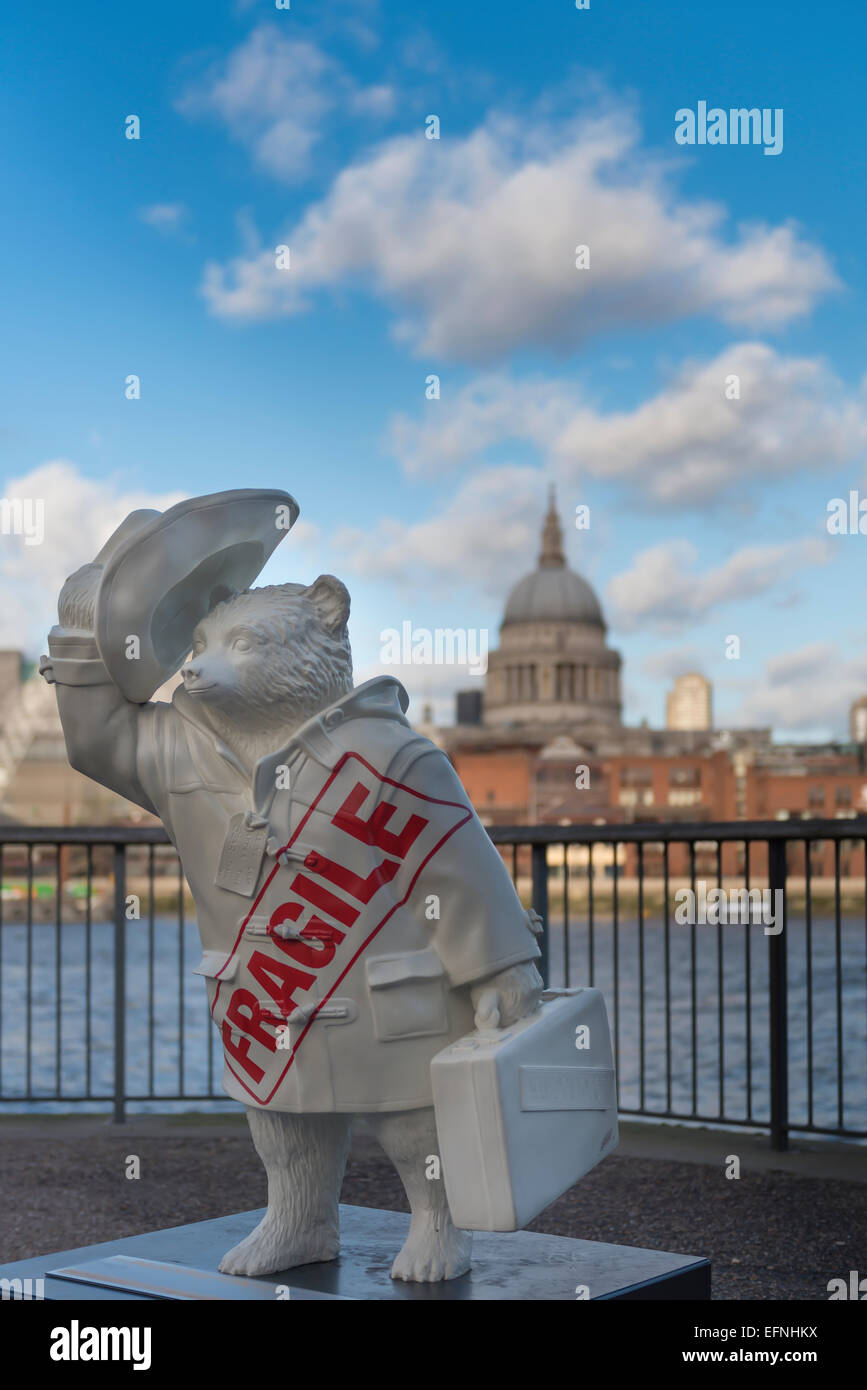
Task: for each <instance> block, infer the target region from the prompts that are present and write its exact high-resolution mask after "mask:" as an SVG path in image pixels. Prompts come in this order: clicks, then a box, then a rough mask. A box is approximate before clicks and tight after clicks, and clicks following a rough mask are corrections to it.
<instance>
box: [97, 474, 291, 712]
mask: <svg viewBox="0 0 867 1390" xmlns="http://www.w3.org/2000/svg"><path fill="white" fill-rule="evenodd" d="M297 517H298V503H297V502H296V501H295V499H294V498H293V497H290V496H289V493H288V492H280V491H278V490H277V489H275V488H237V489H235V490H234V491H232V492H214V493H211V494H210V496H207V497H191V498H190V499H189V501H186V502H179V503H178V504H177V506H174V507H170V508H169V509H168V511H165V512H156V511H147V510H142V511H137V512H131V513H130V515H129V516H128V517H127V518H126V520H125V521H124V522H122V524H121V525H120V526H119V527H118V529H117V530H116V531H115V533H114V535H113V536H112V537H111V538H110V540H108V541H107V542H106V544H105V545H104V546H103V548H102V550H101V551H100V553H99V555H98V556H97V561H99V562H101V563H104V566H105V568H104V569H103V573H102V578H101V580H100V585H99V589H98V590H97V595H96V603H95V609H94V634H95V636H96V642H97V646H98V647H99V654H100V656H101V657H102V660H103V662H104V663H105V666H106V668H107V670H108V673H109V675H110V676H111V678H112V680H113V681H114V683H115V684H116V685H117V686H118V688H119V689H120V690H121V691H122V692H123V694H124V695H125V696H126V697H127V699H128V700H133V701H135V702H137V703H142V702H144V701H145V700H149V699H150V697H151V695H153V693H154V691H155V690H158V689H159V687H160V686H161V685H162V684H163V683H164V682H165V681H167V680H168V678H169V677H170V676H172V675H174V673H175V671H177V670H178V668H179V666H180V665H181V663H182V662H183V660H184V658H185V657H186V656H188V655H189V652H190V647H191V645H192V635H193V631H194V629H195V627H196V624H197V623H199V622H201V620H202V618H204V616H205V615H206V613H208V612H210V610H211V609H212V608H213V607H214V605H215V604H216V603H219V602H220V601H221V600H222V599H225V598H230V597H231V595H232V594H235V593H240V592H241V591H242V590H244V589H248V588H249V587H250V585H251V584H252V583H253V581H254V580H255V579H256V577H257V575H258V574H259V573H260V571H261V570H262V569H263V568H264V566H265V563H266V561H267V560H268V558H269V557H270V555H271V554H272V552H273V551H274V550H275V549H276V548H277V546H278V545H279V544H280V542H281V540H282V539H283V537H284V536H285V534H286V532H287V531H288V530H289V529H290V527H292V526H293V525H294V524H295V521H296V519H297ZM131 638H137V639H138V641H137V642H132V641H130V639H131Z"/></svg>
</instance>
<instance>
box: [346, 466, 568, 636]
mask: <svg viewBox="0 0 867 1390" xmlns="http://www.w3.org/2000/svg"><path fill="white" fill-rule="evenodd" d="M542 498H543V491H542V486H541V480H540V477H539V474H538V473H537V472H536V470H535V469H533V468H518V467H513V466H504V467H502V468H497V469H489V470H486V471H485V472H483V473H479V474H477V475H476V476H475V477H473V478H470V479H468V481H467V482H466V483H464V485H463V486H462V487H461V488H459V489H458V491H457V492H456V493H455V496H454V497H453V498H452V500H451V501H450V502H449V503H448V504H447V505H446V506H445V507H444V508H443V510H442V511H441V512H439V513H438V514H437V515H434V516H431V517H429V518H427V519H426V520H423V521H416V522H409V523H405V522H400V521H397V520H395V519H394V518H390V517H387V518H384V519H383V520H381V521H380V522H379V523H378V525H377V526H376V527H375V528H374V529H373V530H371V531H361V530H359V529H357V528H355V527H345V528H343V529H341V530H339V531H338V532H337V533H336V534H335V535H334V537H333V538H332V549H333V550H334V552H335V553H339V554H341V555H342V557H343V559H342V563H343V565H344V567H345V568H347V569H349V570H353V571H354V572H355V573H356V574H358V575H362V576H364V577H366V578H376V579H383V580H387V581H389V582H393V583H396V584H401V585H406V586H408V587H409V588H415V589H425V588H427V587H429V586H434V587H442V588H445V589H463V588H464V587H467V588H473V587H475V588H477V589H478V590H479V591H480V592H483V593H486V594H487V595H489V596H490V597H491V598H494V599H496V600H497V602H498V603H499V602H501V601H502V598H503V594H504V593H505V592H506V590H507V589H508V588H509V587H510V586H511V585H512V584H514V582H515V580H516V579H517V578H518V577H519V575H520V574H521V573H523V572H524V571H525V570H530V569H532V568H533V567H534V565H535V561H536V554H537V551H538V545H539V526H540V508H541V502H542ZM459 625H460V624H459ZM464 625H465V624H464Z"/></svg>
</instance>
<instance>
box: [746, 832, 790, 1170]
mask: <svg viewBox="0 0 867 1390" xmlns="http://www.w3.org/2000/svg"><path fill="white" fill-rule="evenodd" d="M768 887H769V888H770V890H771V893H774V892H776V890H777V889H780V890H781V891H782V895H783V896H782V899H781V901H782V905H783V929H782V931H780V932H778V933H777V934H776V936H769V937H768V992H769V1002H770V1031H771V1038H770V1041H771V1063H770V1071H771V1148H772V1149H777V1150H779V1151H783V1150H785V1149H787V1148H788V1147H789V1002H788V975H787V965H786V841H785V840H784V839H782V838H781V839H779V840H769V841H768ZM771 903H772V905H773V906H774V907H776V898H772V899H771ZM774 925H775V926H776V925H777V923H775V924H774ZM748 930H749V928H748Z"/></svg>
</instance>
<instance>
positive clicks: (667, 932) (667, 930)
mask: <svg viewBox="0 0 867 1390" xmlns="http://www.w3.org/2000/svg"><path fill="white" fill-rule="evenodd" d="M662 873H663V886H664V899H665V923H664V938H663V940H664V949H665V1103H666V1105H667V1106H668V1108H669V1110H670V1109H671V906H670V903H669V893H670V888H669V865H668V844H667V843H666V844H664V845H663V847H662Z"/></svg>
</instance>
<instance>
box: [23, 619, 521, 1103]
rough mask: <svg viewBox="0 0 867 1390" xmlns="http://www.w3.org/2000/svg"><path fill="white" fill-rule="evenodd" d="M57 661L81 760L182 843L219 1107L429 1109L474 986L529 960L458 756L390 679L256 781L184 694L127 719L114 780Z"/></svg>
mask: <svg viewBox="0 0 867 1390" xmlns="http://www.w3.org/2000/svg"><path fill="white" fill-rule="evenodd" d="M65 651H66V652H67V653H68V655H66V656H65V658H64V657H61V659H59V660H53V661H52V660H51V659H43V664H42V670H43V674H45V675H46V678H48V679H49V680H52V679H54V680H57V682H58V698H59V704H60V710H61V718H62V719H63V722H64V729H65V730H67V727H68V729H69V730H70V731H72V730H74V741H75V758H74V759H73V762H74V765H75V766H76V767H77V768H78V769H79V770H80V771H82V772H85V773H87V775H89V776H92V777H93V778H94V779H95V780H96V781H98V782H102V783H103V784H104V785H108V786H111V787H113V788H114V789H115V790H117V791H120V792H121V793H122V794H123V795H125V796H127V797H128V798H129V799H130V800H132V801H134V802H137V803H138V804H140V805H142V806H145V807H146V808H147V809H148V810H153V811H155V812H156V813H157V815H159V817H160V818H161V820H162V822H163V824H164V825H165V828H166V830H167V832H168V834H169V836H170V838H171V840H172V842H173V843H174V845H175V846H176V848H177V850H178V854H179V856H180V859H181V863H182V866H183V870H184V873H185V875H186V878H187V881H188V883H189V885H190V889H191V892H192V895H193V898H194V901H195V904H196V911H197V919H198V927H199V934H200V937H201V943H202V959H201V961H200V963H199V964H198V966H197V967H196V970H197V973H199V974H200V975H202V976H203V977H204V980H205V983H206V986H207V993H208V1003H209V1006H210V1010H211V1014H212V1017H213V1020H214V1023H215V1025H216V1026H217V1028H218V1029H219V1032H220V1036H221V1039H222V1043H223V1051H224V1060H225V1069H224V1078H223V1084H224V1089H225V1090H226V1092H227V1094H228V1095H230V1096H232V1097H234V1098H235V1099H236V1100H239V1101H242V1102H244V1104H246V1105H250V1106H254V1107H260V1108H269V1109H273V1110H281V1111H294V1112H308V1113H309V1112H322V1111H346V1112H352V1111H384V1110H403V1109H413V1108H417V1107H421V1106H428V1105H431V1104H432V1093H431V1083H430V1061H431V1058H432V1057H433V1056H434V1055H435V1053H437V1052H439V1051H440V1049H441V1048H443V1047H446V1046H447V1045H449V1044H450V1043H452V1042H454V1041H456V1040H457V1039H458V1038H460V1037H461V1036H463V1035H464V1034H466V1033H468V1032H471V1031H472V1028H473V1008H472V1003H471V999H470V990H469V986H470V985H472V984H474V983H476V982H479V981H481V980H483V979H485V978H486V977H488V976H491V975H494V974H496V973H497V972H498V971H501V970H504V969H506V968H508V967H509V966H511V965H515V964H518V963H520V962H522V961H528V960H534V959H536V958H537V957H538V955H539V950H538V947H537V945H536V942H535V937H534V935H533V931H532V928H531V926H530V923H529V920H528V916H527V913H526V912H525V911H524V910H523V908H522V907H521V903H520V901H519V899H518V897H517V894H516V892H515V890H514V887H513V886H512V882H511V879H510V877H509V874H508V872H507V870H506V868H505V865H504V863H503V861H502V859H501V857H500V855H499V854H498V852H497V851H496V849H495V848H494V846H493V845H492V843H491V841H490V839H489V838H488V835H487V834H486V832H485V830H484V827H483V826H482V824H481V822H480V821H479V819H478V817H477V816H476V814H475V812H474V811H473V809H472V807H471V806H470V804H469V802H468V800H467V797H466V793H465V792H464V790H463V788H462V786H461V784H460V781H459V780H458V777H457V775H456V773H455V771H454V769H453V767H452V765H451V763H450V762H449V760H448V758H447V757H446V756H445V754H444V753H443V752H442V751H441V750H440V749H438V748H436V746H435V745H434V744H432V743H431V742H430V741H429V740H428V739H425V738H423V737H421V736H420V735H418V734H416V733H414V731H413V730H412V728H411V727H410V725H409V723H408V721H407V720H406V718H405V716H404V711H405V710H406V708H407V704H408V697H407V694H406V691H405V690H404V688H403V686H402V685H401V684H400V682H399V681H397V680H395V679H394V678H393V677H390V676H381V677H378V678H376V679H374V680H370V681H367V682H365V683H364V684H363V685H360V686H358V687H356V688H355V689H354V690H352V691H351V692H350V693H349V694H347V695H345V696H343V697H342V698H341V699H339V700H337V701H336V702H335V703H334V704H332V705H330V706H328V707H327V708H326V709H323V710H322V711H320V712H319V713H318V714H316V715H315V716H314V717H313V718H312V719H310V720H308V721H307V722H306V723H305V724H304V725H302V727H300V728H299V729H298V730H297V732H296V733H295V734H294V735H293V737H292V738H291V739H290V740H289V742H288V743H287V744H286V745H285V747H283V748H280V749H277V750H275V751H274V753H272V754H269V755H268V756H266V757H264V758H262V759H261V760H260V761H259V762H258V764H257V765H256V768H255V772H254V776H253V778H252V780H251V778H250V777H249V775H248V773H247V772H246V771H245V770H244V768H243V767H242V766H241V764H240V763H239V762H238V761H237V759H236V758H235V756H234V754H233V753H232V752H231V751H230V750H229V749H228V748H227V747H226V746H224V745H223V744H222V743H221V742H220V740H219V739H218V738H217V737H216V736H215V734H214V732H213V730H212V729H211V728H210V727H209V726H208V723H207V721H206V719H205V718H204V717H203V715H202V714H201V712H200V710H199V709H198V708H197V706H196V703H195V698H194V697H193V696H190V695H189V694H188V693H187V692H186V691H185V690H184V689H183V688H182V687H179V688H178V689H177V690H176V691H175V694H174V698H173V701H172V703H171V704H166V703H160V702H151V703H150V704H147V705H141V706H135V707H134V708H135V709H136V710H137V711H138V714H137V719H136V729H137V746H136V755H135V773H134V775H132V776H128V777H126V778H124V777H123V775H119V774H118V771H117V769H116V768H114V769H113V768H112V765H111V749H110V747H107V746H106V739H105V736H104V728H103V718H104V711H105V708H106V706H105V699H106V694H105V692H103V695H102V697H101V699H102V702H101V703H100V704H99V705H98V706H97V702H96V701H94V700H93V699H91V700H90V706H91V708H92V710H93V715H92V716H91V717H90V718H89V716H88V700H89V697H90V696H92V694H93V692H91V691H89V689H88V687H90V686H92V685H95V684H103V685H104V683H105V682H106V681H107V680H108V677H107V674H106V675H105V676H104V677H103V676H100V674H99V671H98V670H97V669H96V668H98V667H100V666H101V663H100V662H99V660H98V657H97V658H94V657H93V656H92V655H91V651H92V649H90V648H87V649H85V648H84V647H80V648H76V647H75V646H74V645H73V646H71V647H69V646H68V647H67V648H66V649H65ZM85 652H86V654H87V656H88V657H89V659H84V660H82V659H80V658H81V657H82V656H84V655H85ZM52 655H53V656H54V652H53V653H52ZM103 670H104V668H103ZM108 698H109V700H110V699H111V697H110V696H109V697H108ZM118 699H119V700H122V699H123V697H122V696H121V695H120V693H119V692H118ZM97 710H99V714H97ZM67 743H68V744H69V743H70V733H69V732H67ZM70 757H71V758H72V752H71V749H70Z"/></svg>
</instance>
